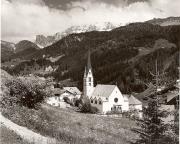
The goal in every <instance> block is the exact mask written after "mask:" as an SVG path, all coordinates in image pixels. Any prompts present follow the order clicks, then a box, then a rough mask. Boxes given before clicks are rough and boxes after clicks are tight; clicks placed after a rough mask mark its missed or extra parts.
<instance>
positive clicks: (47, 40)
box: [35, 22, 120, 48]
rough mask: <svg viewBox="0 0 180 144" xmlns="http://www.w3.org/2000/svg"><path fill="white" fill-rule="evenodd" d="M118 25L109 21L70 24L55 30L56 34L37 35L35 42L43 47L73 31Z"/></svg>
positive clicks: (105, 29)
mask: <svg viewBox="0 0 180 144" xmlns="http://www.w3.org/2000/svg"><path fill="white" fill-rule="evenodd" d="M118 26H120V24H119V25H114V24H112V23H110V22H105V23H102V24H101V23H96V24H89V25H82V26H71V27H69V28H67V29H66V30H65V31H63V32H57V33H56V34H54V35H52V36H47V37H46V36H44V35H37V36H36V40H35V44H37V45H38V46H39V47H41V48H44V47H46V46H49V45H51V44H53V43H55V42H57V41H58V40H60V39H62V38H63V37H66V36H68V35H70V34H73V33H83V32H90V31H110V30H112V29H114V28H116V27H118Z"/></svg>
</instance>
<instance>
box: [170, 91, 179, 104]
mask: <svg viewBox="0 0 180 144" xmlns="http://www.w3.org/2000/svg"><path fill="white" fill-rule="evenodd" d="M178 98H179V93H178V91H177V92H168V93H167V104H173V103H175V101H176V99H178Z"/></svg>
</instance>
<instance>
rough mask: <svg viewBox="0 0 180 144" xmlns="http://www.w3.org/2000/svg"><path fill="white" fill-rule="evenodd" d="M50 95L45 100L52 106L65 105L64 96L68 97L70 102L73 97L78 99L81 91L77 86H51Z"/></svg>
mask: <svg viewBox="0 0 180 144" xmlns="http://www.w3.org/2000/svg"><path fill="white" fill-rule="evenodd" d="M51 90H52V96H50V97H48V98H47V100H46V102H47V103H48V104H50V105H52V106H58V107H66V105H67V104H65V102H64V98H65V97H66V98H68V99H69V100H70V101H71V102H73V100H74V99H79V98H80V96H81V92H80V90H79V89H78V88H77V87H62V88H54V86H51Z"/></svg>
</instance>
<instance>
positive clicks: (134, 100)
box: [129, 95, 142, 105]
mask: <svg viewBox="0 0 180 144" xmlns="http://www.w3.org/2000/svg"><path fill="white" fill-rule="evenodd" d="M141 104H142V102H141V101H139V100H138V99H137V98H135V97H134V96H133V95H131V96H130V97H129V105H141Z"/></svg>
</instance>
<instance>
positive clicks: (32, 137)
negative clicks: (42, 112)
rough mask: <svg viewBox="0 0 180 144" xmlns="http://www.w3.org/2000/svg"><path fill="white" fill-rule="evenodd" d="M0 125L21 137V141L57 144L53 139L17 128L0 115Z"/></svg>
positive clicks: (24, 128) (20, 127) (17, 126)
mask: <svg viewBox="0 0 180 144" xmlns="http://www.w3.org/2000/svg"><path fill="white" fill-rule="evenodd" d="M0 123H1V124H3V125H5V126H6V127H7V128H9V129H10V130H13V131H15V132H16V133H17V134H18V135H19V136H21V137H22V138H23V139H25V140H27V141H28V142H30V143H33V144H57V142H56V140H55V139H53V138H48V137H44V136H42V135H40V134H38V133H35V132H33V131H31V130H29V129H27V128H26V127H22V126H19V125H17V124H15V123H13V122H12V121H10V120H9V119H7V118H5V117H4V116H3V115H2V114H1V113H0Z"/></svg>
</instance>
